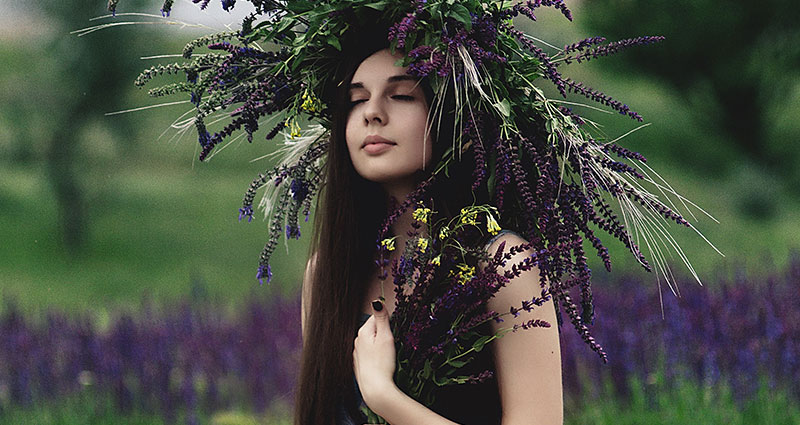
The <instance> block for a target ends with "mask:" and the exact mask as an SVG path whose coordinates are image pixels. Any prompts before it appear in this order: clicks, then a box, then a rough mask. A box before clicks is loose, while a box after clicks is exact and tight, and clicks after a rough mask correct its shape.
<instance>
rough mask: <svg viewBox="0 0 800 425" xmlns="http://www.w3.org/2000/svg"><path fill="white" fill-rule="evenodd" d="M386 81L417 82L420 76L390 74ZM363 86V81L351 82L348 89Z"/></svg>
mask: <svg viewBox="0 0 800 425" xmlns="http://www.w3.org/2000/svg"><path fill="white" fill-rule="evenodd" d="M386 81H387V82H389V83H396V82H399V81H413V82H415V83H418V82H419V81H420V78H419V77H415V76H413V75H408V74H400V75H392V76H391V77H389V78H387V79H386ZM363 88H364V83H351V84H350V88H349V89H350V90H353V89H363Z"/></svg>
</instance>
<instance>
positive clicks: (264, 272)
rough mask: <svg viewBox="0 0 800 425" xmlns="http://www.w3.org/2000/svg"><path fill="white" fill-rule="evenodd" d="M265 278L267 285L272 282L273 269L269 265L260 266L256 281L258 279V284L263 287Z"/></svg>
mask: <svg viewBox="0 0 800 425" xmlns="http://www.w3.org/2000/svg"><path fill="white" fill-rule="evenodd" d="M265 277H266V278H267V283H269V281H270V280H272V268H271V267H270V265H269V264H267V265H266V266H265V265H263V264H262V265H259V266H258V273H256V279H258V283H259V284H261V285H263V284H264V278H265Z"/></svg>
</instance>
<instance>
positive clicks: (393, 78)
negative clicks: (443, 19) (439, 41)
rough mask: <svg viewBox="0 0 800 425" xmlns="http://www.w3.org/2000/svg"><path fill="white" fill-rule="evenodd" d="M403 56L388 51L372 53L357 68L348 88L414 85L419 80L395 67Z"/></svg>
mask: <svg viewBox="0 0 800 425" xmlns="http://www.w3.org/2000/svg"><path fill="white" fill-rule="evenodd" d="M402 58H403V55H401V54H399V53H396V54H394V55H392V54H391V53H390V52H389V49H383V50H379V51H377V52H375V53H373V54H372V55H371V56H369V57H368V58H366V59H364V61H363V62H361V64H360V65H359V66H358V68H357V69H356V72H355V73H354V74H353V79H352V83H351V84H350V88H351V89H352V88H361V87H364V86H365V85H372V84H380V83H384V82H387V83H396V82H402V81H411V82H414V83H416V82H417V81H418V80H419V79H418V78H416V77H414V76H411V75H408V74H406V68H405V67H402V66H397V65H396V62H397V61H398V60H401V59H402Z"/></svg>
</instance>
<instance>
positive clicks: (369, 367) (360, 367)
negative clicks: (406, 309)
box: [353, 300, 397, 415]
mask: <svg viewBox="0 0 800 425" xmlns="http://www.w3.org/2000/svg"><path fill="white" fill-rule="evenodd" d="M372 308H373V314H372V317H370V318H369V319H367V322H366V323H364V325H363V326H361V329H359V330H358V336H357V337H356V339H355V341H354V343H353V344H354V348H353V370H354V371H355V375H356V381H357V382H358V388H359V389H360V390H361V396H362V397H363V398H364V402H365V403H366V404H367V406H369V408H370V409H372V411H373V412H375V413H377V414H379V415H380V413H379V411H380V410H381V409H382V407H383V406H382V404H383V401H385V400H386V398H387V396H390V395H392V394H393V393H394V391H395V390H396V389H397V387H396V386H395V384H394V370H395V356H396V354H395V350H394V336H392V330H391V328H390V327H389V314H388V312H387V311H386V308H385V307H384V305H383V302H381V301H377V300H376V301H373V302H372Z"/></svg>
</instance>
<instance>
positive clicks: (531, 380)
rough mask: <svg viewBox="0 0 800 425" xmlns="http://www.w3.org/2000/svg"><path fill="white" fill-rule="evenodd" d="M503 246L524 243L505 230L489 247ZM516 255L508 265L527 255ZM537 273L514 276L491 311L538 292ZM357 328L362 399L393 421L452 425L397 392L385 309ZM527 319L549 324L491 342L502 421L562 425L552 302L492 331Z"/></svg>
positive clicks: (509, 424)
mask: <svg viewBox="0 0 800 425" xmlns="http://www.w3.org/2000/svg"><path fill="white" fill-rule="evenodd" d="M502 242H506V246H507V247H511V246H514V245H519V244H522V243H524V242H525V241H524V240H523V239H521V238H520V237H519V236H516V235H513V234H508V235H504V236H502V237H500V238H499V239H498V240H497V241H496V242H495V243H493V244H492V246H491V247H490V248H489V250H490V251H489V252H492V251H493V250H496V249H497V246H499V244H500V243H502ZM530 254H531V251H528V252H523V253H520V254H517V255H516V256H515V257H514V258H512V259H511V261H509V262H508V264H507V267H508V268H510V267H511V266H512V265H513V264H515V263H516V262H519V261H520V260H522V259H524V258H525V257H526V256H528V255H530ZM540 294H541V289H540V287H539V274H538V272H537V271H536V270H535V269H534V270H530V271H528V272H525V273H523V274H521V275H520V276H519V277H517V278H515V279H513V280H512V281H511V282H510V284H509V285H508V286H507V287H505V288H503V289H501V290H500V291H499V292H498V293H497V294H496V295H495V297H494V298H492V299H491V300H490V301H489V306H488V307H489V309H491V310H495V311H498V312H503V311H508V309H509V308H510V307H511V306H516V307H519V305H520V304H521V301H522V300H524V299H528V300H529V299H531V298H532V297H533V296H539V295H540ZM374 313H375V314H373V316H372V317H370V319H369V320H367V323H365V324H364V326H362V327H361V329H360V330H359V332H358V337H357V338H356V340H355V342H354V350H353V367H354V370H355V373H356V380H357V381H358V385H359V388H360V389H361V394H362V396H363V397H364V402H365V403H366V404H367V406H369V407H370V408H371V409H372V410H373V411H374V412H375V413H377V414H378V415H380V416H381V417H383V418H384V419H386V421H387V422H389V423H390V424H392V425H417V424H432V425H437V424H454V422H452V421H449V420H447V419H445V418H443V417H442V416H440V415H438V414H436V413H435V412H433V411H431V410H430V409H428V408H427V407H425V406H423V405H422V404H420V403H418V402H417V401H415V400H413V399H412V398H411V397H409V396H407V395H406V394H404V393H403V392H402V391H400V390H399V389H398V388H397V386H396V385H395V384H394V381H393V379H392V377H393V375H394V369H395V348H394V339H393V337H392V332H391V329H390V328H389V318H388V315H387V313H386V309H383V310H382V311H380V312H378V311H376V312H374ZM531 319H541V320H545V321H547V322H548V323H551V324H552V325H553V326H552V327H550V328H534V329H530V330H520V331H517V332H516V333H509V334H506V335H505V336H504V337H502V338H500V339H497V340H495V341H494V342H493V343H492V344H491V346H493V350H494V356H495V367H496V373H497V380H498V387H499V390H500V399H501V401H502V404H503V406H502V411H503V419H502V423H503V425H517V424H520V425H522V424H536V425H561V424H562V423H563V415H564V412H563V410H564V408H563V399H562V384H561V349H560V343H559V337H558V329H557V328H556V326H555V323H556V316H555V307H554V306H553V302H552V301H549V302H547V303H545V304H544V305H542V306H541V307H537V308H535V309H534V310H533V311H531V312H525V311H521V312H520V314H519V317H518V318H515V319H513V320H512V319H508V320H506V321H505V322H504V323H501V324H495V325H494V330H495V331H497V330H499V328H501V327H508V326H513V323H522V322H523V321H528V320H531Z"/></svg>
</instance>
